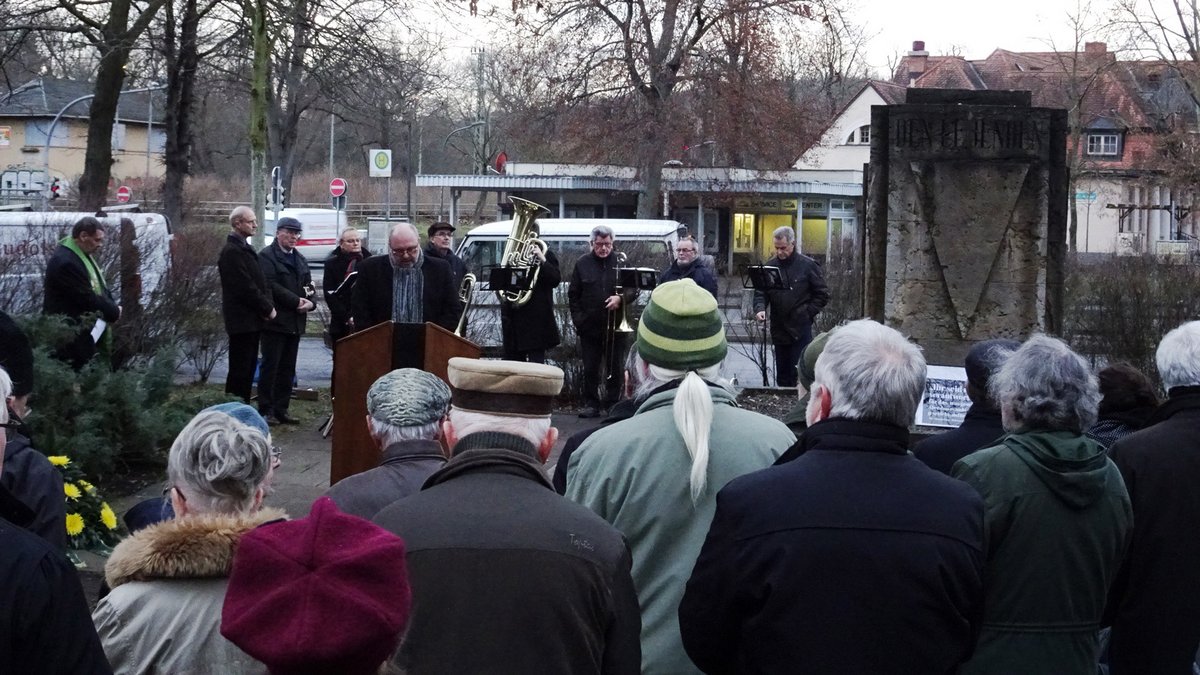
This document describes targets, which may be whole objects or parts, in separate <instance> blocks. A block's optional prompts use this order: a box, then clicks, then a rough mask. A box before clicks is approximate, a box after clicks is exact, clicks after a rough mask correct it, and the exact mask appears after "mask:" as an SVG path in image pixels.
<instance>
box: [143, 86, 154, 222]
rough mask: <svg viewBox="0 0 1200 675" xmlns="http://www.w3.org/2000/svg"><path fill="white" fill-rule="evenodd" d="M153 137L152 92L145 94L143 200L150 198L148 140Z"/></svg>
mask: <svg viewBox="0 0 1200 675" xmlns="http://www.w3.org/2000/svg"><path fill="white" fill-rule="evenodd" d="M153 136H154V92H152V91H151V92H147V93H146V179H145V180H144V181H143V185H142V193H143V199H148V198H149V196H150V139H151V138H152V137H153Z"/></svg>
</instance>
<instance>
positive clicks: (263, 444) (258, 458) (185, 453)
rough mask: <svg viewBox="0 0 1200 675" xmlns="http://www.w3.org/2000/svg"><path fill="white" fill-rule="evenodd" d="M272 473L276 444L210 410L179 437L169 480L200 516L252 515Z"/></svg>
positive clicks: (171, 457) (169, 459) (169, 460)
mask: <svg viewBox="0 0 1200 675" xmlns="http://www.w3.org/2000/svg"><path fill="white" fill-rule="evenodd" d="M270 469H271V444H270V442H269V441H268V440H267V437H266V435H264V434H263V433H262V432H261V431H259V430H258V429H256V428H254V427H252V426H250V425H248V424H245V423H243V422H240V421H238V420H237V418H235V417H233V416H232V415H230V414H228V413H226V412H220V411H216V410H206V411H203V412H201V413H200V414H199V415H196V416H195V417H193V418H192V421H191V422H188V424H187V426H186V427H184V428H183V431H181V432H179V435H178V436H177V437H175V442H174V443H172V444H171V451H170V454H169V455H168V456H167V478H168V479H169V480H170V481H171V486H172V487H174V488H175V489H176V490H179V491H180V492H181V493H182V494H183V497H184V498H185V499H186V500H187V503H188V507H189V508H190V509H191V510H193V511H195V512H197V513H226V514H234V513H247V512H249V511H251V510H252V509H253V508H254V506H255V502H256V499H255V497H256V496H257V493H258V490H259V488H261V487H262V486H263V483H264V482H265V481H266V480H267V474H268V473H269V471H270Z"/></svg>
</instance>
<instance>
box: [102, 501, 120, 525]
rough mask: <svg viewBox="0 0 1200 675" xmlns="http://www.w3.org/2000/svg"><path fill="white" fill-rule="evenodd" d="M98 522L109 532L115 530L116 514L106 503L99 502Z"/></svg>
mask: <svg viewBox="0 0 1200 675" xmlns="http://www.w3.org/2000/svg"><path fill="white" fill-rule="evenodd" d="M100 522H102V523H104V526H105V527H107V528H108V529H110V530H115V529H117V514H115V513H113V510H112V508H110V507H109V505H108V503H107V502H100Z"/></svg>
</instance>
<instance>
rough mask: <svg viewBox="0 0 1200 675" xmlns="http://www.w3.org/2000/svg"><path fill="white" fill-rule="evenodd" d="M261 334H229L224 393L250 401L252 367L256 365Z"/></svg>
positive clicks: (252, 377) (252, 379)
mask: <svg viewBox="0 0 1200 675" xmlns="http://www.w3.org/2000/svg"><path fill="white" fill-rule="evenodd" d="M261 335H262V334H261V333H259V332H258V331H254V332H252V333H235V334H233V335H230V336H229V373H228V374H227V375H226V376H225V393H226V394H233V395H234V396H237V397H239V398H241V399H242V400H243V401H245V402H246V403H249V402H250V388H251V387H252V386H253V384H254V367H255V366H256V365H258V339H259V336H261Z"/></svg>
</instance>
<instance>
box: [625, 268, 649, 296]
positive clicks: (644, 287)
mask: <svg viewBox="0 0 1200 675" xmlns="http://www.w3.org/2000/svg"><path fill="white" fill-rule="evenodd" d="M617 285H618V286H620V287H621V288H623V289H626V290H632V289H635V288H636V289H637V290H639V291H650V290H654V288H655V287H656V286H658V270H655V269H651V268H649V267H618V268H617Z"/></svg>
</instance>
